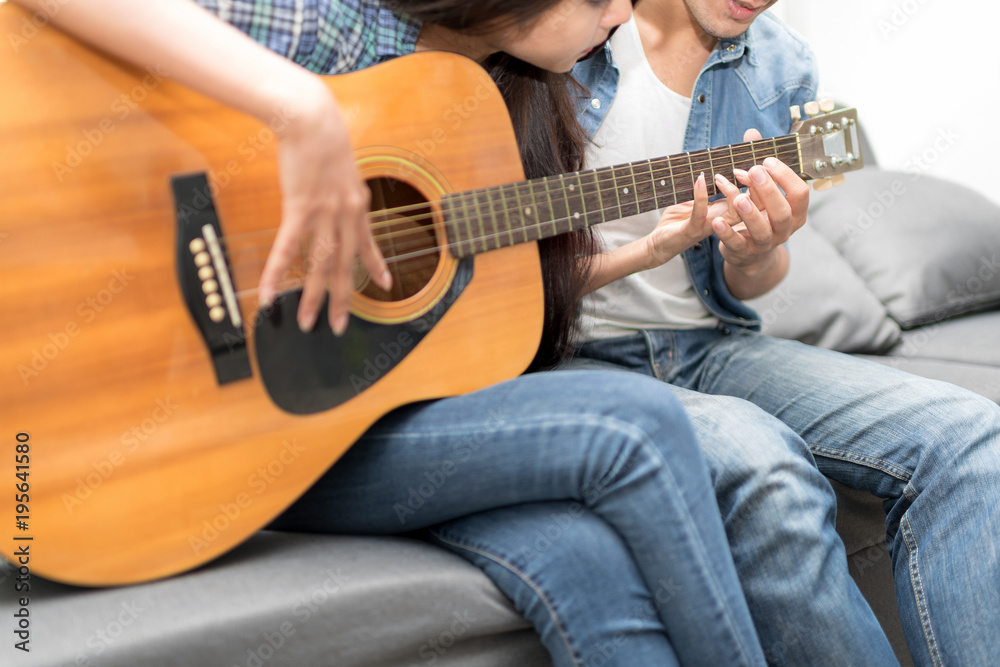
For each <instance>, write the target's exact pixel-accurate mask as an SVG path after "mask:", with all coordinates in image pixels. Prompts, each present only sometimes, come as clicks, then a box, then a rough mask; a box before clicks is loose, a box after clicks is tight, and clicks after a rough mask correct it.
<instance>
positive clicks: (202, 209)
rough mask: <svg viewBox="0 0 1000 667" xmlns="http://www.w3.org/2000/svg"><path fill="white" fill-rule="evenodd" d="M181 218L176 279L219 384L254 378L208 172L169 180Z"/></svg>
mask: <svg viewBox="0 0 1000 667" xmlns="http://www.w3.org/2000/svg"><path fill="white" fill-rule="evenodd" d="M170 186H171V189H172V190H173V194H174V207H175V210H176V218H177V237H176V238H177V245H176V250H175V252H176V257H177V279H178V281H179V283H180V288H181V294H182V295H183V298H184V303H185V304H186V305H187V308H188V312H190V313H191V317H192V318H194V321H195V324H196V325H197V326H198V329H199V331H200V332H201V335H202V338H203V340H204V341H205V346H206V347H207V348H208V352H209V355H210V357H211V360H212V367H213V368H214V369H215V377H216V379H217V380H218V382H219V384H226V383H229V382H235V381H237V380H242V379H245V378H248V377H250V376H251V374H252V371H251V368H250V359H249V355H248V354H247V344H246V335H245V334H244V331H243V316H242V314H241V313H240V306H239V302H238V301H237V300H236V290H235V289H234V287H233V280H232V277H231V275H230V272H229V261H228V259H227V257H226V252H225V248H223V247H222V243H221V242H220V240H219V239H220V237H221V236H222V229H221V227H220V226H219V217H218V215H217V214H216V211H215V202H214V201H213V200H212V194H211V191H210V190H209V185H208V178H206V176H205V174H204V173H199V174H190V175H187V176H175V177H173V178H171V179H170Z"/></svg>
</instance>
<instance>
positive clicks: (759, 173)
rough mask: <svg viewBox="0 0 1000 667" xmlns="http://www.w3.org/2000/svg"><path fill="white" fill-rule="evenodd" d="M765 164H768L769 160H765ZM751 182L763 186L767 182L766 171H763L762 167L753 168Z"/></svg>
mask: <svg viewBox="0 0 1000 667" xmlns="http://www.w3.org/2000/svg"><path fill="white" fill-rule="evenodd" d="M768 159H771V158H768ZM765 162H767V160H765ZM750 180H751V181H753V182H754V183H756V184H757V185H763V184H764V183H766V182H767V175H766V174H765V173H764V170H763V169H761V168H760V167H751V169H750Z"/></svg>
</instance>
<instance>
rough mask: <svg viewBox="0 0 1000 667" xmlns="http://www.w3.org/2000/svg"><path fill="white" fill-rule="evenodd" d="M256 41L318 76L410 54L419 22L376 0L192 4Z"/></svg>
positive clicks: (203, 0)
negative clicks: (199, 6)
mask: <svg viewBox="0 0 1000 667" xmlns="http://www.w3.org/2000/svg"><path fill="white" fill-rule="evenodd" d="M195 1H196V2H197V3H198V4H199V5H201V6H202V7H204V8H205V9H207V10H209V11H210V12H212V13H214V14H215V15H216V16H218V17H219V18H221V19H222V20H223V21H226V22H227V23H231V24H232V25H234V26H235V27H237V28H239V29H240V30H242V31H243V32H245V33H246V34H248V35H249V36H250V37H252V38H253V39H254V40H256V41H257V42H260V43H261V44H263V45H264V46H266V47H267V48H269V49H271V50H272V51H275V52H277V53H280V54H281V55H283V56H285V57H286V58H289V59H290V60H293V61H295V62H297V63H298V64H300V65H302V66H303V67H306V68H307V69H310V70H312V71H313V72H316V73H317V74H342V73H344V72H351V71H354V70H358V69H362V68H365V67H368V66H370V65H374V64H376V63H380V62H382V61H383V60H389V59H390V58H395V57H396V56H402V55H406V54H409V53H413V48H414V45H415V44H416V42H417V35H419V33H420V22H419V21H417V20H415V19H411V18H409V17H408V16H406V15H405V14H396V13H394V12H393V11H392V10H390V9H388V8H386V7H385V6H383V4H391V3H383V2H380V1H379V0H195Z"/></svg>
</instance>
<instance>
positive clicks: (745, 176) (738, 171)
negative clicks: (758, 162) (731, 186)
mask: <svg viewBox="0 0 1000 667" xmlns="http://www.w3.org/2000/svg"><path fill="white" fill-rule="evenodd" d="M733 176H735V177H736V178H740V179H743V180H746V179H748V178H749V177H750V175H749V174H748V173H747V172H746V171H744V170H743V169H733Z"/></svg>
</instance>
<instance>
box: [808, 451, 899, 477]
mask: <svg viewBox="0 0 1000 667" xmlns="http://www.w3.org/2000/svg"><path fill="white" fill-rule="evenodd" d="M809 449H810V450H811V451H812V453H813V456H823V457H825V458H831V459H837V460H839V461H846V462H847V463H860V464H862V465H866V466H869V467H871V468H875V469H876V470H881V471H882V472H884V473H885V474H887V475H892V476H893V477H895V478H896V479H899V480H902V481H904V482H907V483H909V482H910V480H911V479H912V477H913V475H912V474H911V473H910V472H909V471H908V470H904V469H902V468H899V467H898V466H895V465H893V464H892V463H891V462H889V461H883V460H882V459H878V458H875V457H872V456H861V455H859V454H857V453H854V452H850V451H846V450H842V449H833V448H832V447H822V446H819V445H809Z"/></svg>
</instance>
